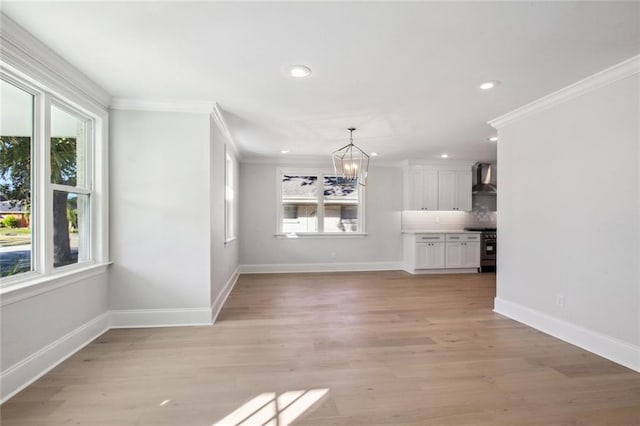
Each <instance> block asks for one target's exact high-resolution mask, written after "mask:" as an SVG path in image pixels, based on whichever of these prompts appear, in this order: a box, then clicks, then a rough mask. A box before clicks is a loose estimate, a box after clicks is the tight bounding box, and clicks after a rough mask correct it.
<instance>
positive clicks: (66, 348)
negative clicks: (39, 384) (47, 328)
mask: <svg viewBox="0 0 640 426" xmlns="http://www.w3.org/2000/svg"><path fill="white" fill-rule="evenodd" d="M108 329H109V315H108V313H107V312H105V313H104V314H101V315H99V316H97V317H96V318H94V319H92V320H91V321H89V322H87V323H85V324H83V325H81V326H80V327H78V328H76V329H75V330H73V331H71V332H69V333H67V334H66V335H64V336H62V337H61V338H59V339H57V340H56V341H54V342H52V343H50V344H49V345H47V346H45V347H44V348H42V349H40V350H39V351H37V352H35V353H33V354H31V355H29V356H28V357H27V358H25V359H23V360H22V361H20V362H18V363H17V364H14V365H12V366H11V367H9V368H7V369H6V370H5V371H3V372H2V373H0V382H1V383H2V385H1V386H0V403H2V402H4V401H6V400H8V399H9V398H11V397H12V396H13V395H15V394H16V393H18V392H20V391H21V390H22V389H24V388H26V387H27V386H29V385H30V384H31V383H33V382H35V381H36V380H38V379H39V378H40V377H42V376H43V375H44V374H46V373H47V372H48V371H49V370H51V369H52V368H54V367H55V366H57V365H58V364H60V363H61V362H62V361H64V360H65V359H67V358H68V357H70V356H71V355H73V354H74V353H76V352H78V351H79V350H80V349H82V348H83V347H85V346H86V345H87V344H89V342H91V341H92V340H93V339H95V338H96V337H98V336H100V335H101V334H103V333H104V332H105V331H107V330H108Z"/></svg>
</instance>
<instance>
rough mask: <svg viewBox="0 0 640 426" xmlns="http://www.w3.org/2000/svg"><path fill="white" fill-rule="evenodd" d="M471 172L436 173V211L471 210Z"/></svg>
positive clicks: (444, 171)
mask: <svg viewBox="0 0 640 426" xmlns="http://www.w3.org/2000/svg"><path fill="white" fill-rule="evenodd" d="M471 185H472V180H471V170H469V171H468V172H466V171H455V170H440V171H439V172H438V210H463V211H470V210H471Z"/></svg>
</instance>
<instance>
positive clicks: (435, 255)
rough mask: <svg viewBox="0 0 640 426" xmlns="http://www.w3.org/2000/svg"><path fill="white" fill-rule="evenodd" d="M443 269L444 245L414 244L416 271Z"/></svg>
mask: <svg viewBox="0 0 640 426" xmlns="http://www.w3.org/2000/svg"><path fill="white" fill-rule="evenodd" d="M442 268H444V243H418V244H416V269H442Z"/></svg>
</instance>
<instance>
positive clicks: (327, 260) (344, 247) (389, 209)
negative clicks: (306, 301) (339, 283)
mask: <svg viewBox="0 0 640 426" xmlns="http://www.w3.org/2000/svg"><path fill="white" fill-rule="evenodd" d="M288 166H290V167H292V168H295V169H297V170H299V169H301V168H304V167H309V166H301V165H300V164H293V163H292V164H289V165H288ZM277 167H287V165H282V164H279V165H277V166H276V165H274V164H249V163H241V164H240V229H241V231H242V232H241V233H240V263H241V265H243V266H242V268H243V270H245V271H251V272H253V271H256V272H258V271H260V272H262V271H288V270H316V269H318V268H317V267H319V270H331V269H334V270H335V269H352V268H357V269H393V268H398V269H400V267H401V260H402V234H401V233H400V212H401V210H402V169H401V168H400V167H371V169H370V170H369V176H368V178H367V189H366V190H367V194H366V203H367V210H366V228H367V234H368V235H367V236H365V237H348V238H342V237H336V238H331V237H326V238H325V237H309V238H278V237H275V236H274V233H276V232H277V231H276V202H275V197H276V168H277ZM332 254H334V255H333V256H332ZM329 264H330V265H329ZM340 264H344V265H340ZM296 265H297V266H296ZM314 265H315V266H316V267H314Z"/></svg>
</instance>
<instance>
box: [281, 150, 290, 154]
mask: <svg viewBox="0 0 640 426" xmlns="http://www.w3.org/2000/svg"><path fill="white" fill-rule="evenodd" d="M288 153H289V150H288V149H283V150H281V151H280V154H288Z"/></svg>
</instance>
